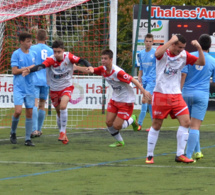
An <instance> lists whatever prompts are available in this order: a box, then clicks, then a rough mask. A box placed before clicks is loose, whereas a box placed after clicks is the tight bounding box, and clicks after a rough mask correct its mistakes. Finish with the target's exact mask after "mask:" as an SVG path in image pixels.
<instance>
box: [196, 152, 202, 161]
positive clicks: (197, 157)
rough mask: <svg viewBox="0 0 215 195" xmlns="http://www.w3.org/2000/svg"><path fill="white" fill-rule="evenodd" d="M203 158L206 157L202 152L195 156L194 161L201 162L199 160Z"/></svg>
mask: <svg viewBox="0 0 215 195" xmlns="http://www.w3.org/2000/svg"><path fill="white" fill-rule="evenodd" d="M203 157H204V155H203V154H202V152H196V153H195V154H194V159H196V160H199V159H201V158H203Z"/></svg>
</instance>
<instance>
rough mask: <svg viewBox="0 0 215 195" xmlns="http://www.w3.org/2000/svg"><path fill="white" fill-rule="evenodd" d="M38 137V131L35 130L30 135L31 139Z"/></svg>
mask: <svg viewBox="0 0 215 195" xmlns="http://www.w3.org/2000/svg"><path fill="white" fill-rule="evenodd" d="M35 137H39V131H37V130H35V131H33V132H32V133H31V138H35Z"/></svg>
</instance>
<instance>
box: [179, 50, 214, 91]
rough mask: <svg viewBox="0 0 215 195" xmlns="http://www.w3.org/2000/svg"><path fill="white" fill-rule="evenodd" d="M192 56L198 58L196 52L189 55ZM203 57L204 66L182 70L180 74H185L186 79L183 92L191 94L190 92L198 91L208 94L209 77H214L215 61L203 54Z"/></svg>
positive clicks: (189, 66) (188, 66)
mask: <svg viewBox="0 0 215 195" xmlns="http://www.w3.org/2000/svg"><path fill="white" fill-rule="evenodd" d="M191 54H192V55H194V56H197V57H199V56H198V55H199V53H198V52H192V53H191ZM204 56H205V66H199V65H195V64H194V65H193V66H192V65H187V66H185V67H184V68H183V69H182V71H181V72H182V73H186V74H187V77H186V80H185V83H184V86H183V91H186V92H189V91H190V92H192V90H200V91H204V92H209V89H210V77H211V76H213V75H214V72H215V59H214V58H213V57H212V56H211V55H210V54H208V53H207V52H204ZM213 82H215V77H213Z"/></svg>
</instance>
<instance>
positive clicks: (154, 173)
mask: <svg viewBox="0 0 215 195" xmlns="http://www.w3.org/2000/svg"><path fill="white" fill-rule="evenodd" d="M136 114H138V113H137V112H136ZM150 124H151V122H150V119H149V114H147V117H146V119H145V122H144V126H143V127H144V129H145V128H148V127H150ZM214 127H215V121H214V112H211V111H210V112H207V114H206V117H205V120H204V122H203V124H202V127H201V131H200V132H201V147H202V152H203V154H204V158H203V159H200V160H199V161H197V162H196V163H194V164H183V163H176V162H175V161H174V158H175V151H176V131H177V128H178V122H177V120H171V119H166V120H165V122H164V123H163V128H162V130H161V132H160V135H159V139H158V143H157V146H156V148H155V157H154V161H155V164H153V165H146V164H145V157H146V146H147V132H145V131H144V130H142V131H141V132H133V131H132V130H131V129H129V128H128V129H125V130H122V131H121V134H122V136H123V138H124V141H125V146H124V147H121V148H109V147H108V145H109V144H111V143H112V142H114V141H115V140H114V139H113V138H112V137H111V136H110V135H109V133H108V132H107V131H105V130H102V129H101V130H82V129H80V130H77V129H76V130H72V129H69V130H68V132H67V133H68V138H69V140H70V142H69V144H68V145H63V144H62V143H61V142H59V141H57V138H58V130H57V129H44V130H43V133H44V134H43V135H42V136H41V137H40V138H34V139H32V140H33V142H34V143H35V144H36V146H35V147H26V146H24V129H23V128H19V129H18V130H17V136H18V144H16V145H12V144H10V141H9V131H10V130H9V129H3V128H1V129H0V147H1V152H0V189H1V194H4V195H5V194H6V195H7V194H8V195H11V194H16V195H17V194H24V195H25V194H52V195H53V194H56V195H59V194H61V195H64V194H65V195H67V194H68V195H70V194H72V195H73V194H74V195H79V194H80V195H97V194H98V195H119V194H124V195H133V194H134V195H139V194H156V195H157V194H159V195H160V194H176V195H177V194H181V195H182V194H208V195H210V194H211V195H212V194H214V175H215V155H214V153H215V142H214V140H215V132H214Z"/></svg>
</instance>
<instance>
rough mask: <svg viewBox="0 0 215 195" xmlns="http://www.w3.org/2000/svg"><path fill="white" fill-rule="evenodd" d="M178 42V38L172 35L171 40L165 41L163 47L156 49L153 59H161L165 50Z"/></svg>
mask: <svg viewBox="0 0 215 195" xmlns="http://www.w3.org/2000/svg"><path fill="white" fill-rule="evenodd" d="M177 41H178V37H177V36H176V35H173V36H172V38H171V39H170V40H169V41H167V42H166V43H165V44H164V45H162V46H161V47H158V49H157V50H156V51H155V57H156V58H158V59H159V58H161V57H162V56H163V54H164V53H165V52H166V50H167V49H168V48H169V47H170V46H171V45H172V44H173V43H176V42H177Z"/></svg>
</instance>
